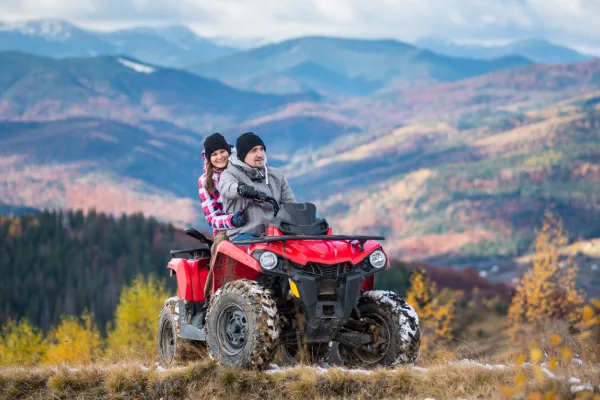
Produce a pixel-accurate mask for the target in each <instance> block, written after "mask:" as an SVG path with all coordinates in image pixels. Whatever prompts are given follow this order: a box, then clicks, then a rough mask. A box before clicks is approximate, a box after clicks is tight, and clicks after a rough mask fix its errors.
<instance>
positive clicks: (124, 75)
mask: <svg viewBox="0 0 600 400" xmlns="http://www.w3.org/2000/svg"><path fill="white" fill-rule="evenodd" d="M315 99H316V97H315V96H313V95H302V94H297V95H272V94H260V93H254V92H249V91H241V90H237V89H234V88H231V87H229V86H227V85H225V84H223V83H221V82H219V81H216V80H213V79H206V78H203V77H200V76H198V75H195V74H192V73H189V72H186V71H182V70H177V69H171V68H161V67H157V66H154V65H149V64H143V63H141V62H139V61H137V60H134V59H130V58H125V57H115V56H96V57H86V58H63V59H53V58H48V57H39V56H34V55H30V54H25V53H20V52H4V53H0V118H1V119H5V120H40V119H54V118H61V117H68V116H81V115H87V116H97V117H103V118H113V119H120V120H125V121H130V122H131V121H135V120H137V119H140V118H151V119H165V120H170V121H173V122H176V123H178V124H180V125H181V126H187V127H193V129H197V130H199V131H206V130H212V129H215V128H214V127H215V126H219V125H220V126H223V125H225V126H227V125H229V124H231V123H236V122H237V123H239V122H240V121H242V120H244V119H246V118H249V117H251V116H254V115H260V114H261V113H263V112H265V111H267V110H272V109H274V108H277V107H280V106H283V105H285V104H288V103H291V102H296V101H307V100H315Z"/></svg>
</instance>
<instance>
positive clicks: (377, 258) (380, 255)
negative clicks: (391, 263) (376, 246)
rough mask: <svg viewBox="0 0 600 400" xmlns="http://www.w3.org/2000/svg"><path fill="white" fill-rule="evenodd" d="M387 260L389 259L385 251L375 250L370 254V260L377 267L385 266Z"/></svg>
mask: <svg viewBox="0 0 600 400" xmlns="http://www.w3.org/2000/svg"><path fill="white" fill-rule="evenodd" d="M386 261H387V258H386V256H385V253H384V252H383V251H381V250H375V251H374V252H372V253H371V255H370V256H369V262H370V263H371V265H372V266H373V267H375V268H382V267H384V266H385V263H386Z"/></svg>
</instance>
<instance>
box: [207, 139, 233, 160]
mask: <svg viewBox="0 0 600 400" xmlns="http://www.w3.org/2000/svg"><path fill="white" fill-rule="evenodd" d="M221 149H223V150H226V151H227V152H228V153H229V154H231V146H230V145H229V143H227V140H225V138H224V137H223V135H221V134H220V133H213V134H212V135H210V136H209V137H207V138H206V140H204V153H205V154H206V159H207V160H210V155H211V154H212V153H214V152H215V151H217V150H221Z"/></svg>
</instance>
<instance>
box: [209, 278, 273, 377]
mask: <svg viewBox="0 0 600 400" xmlns="http://www.w3.org/2000/svg"><path fill="white" fill-rule="evenodd" d="M206 333H207V344H208V350H209V355H210V357H211V358H212V359H214V360H216V361H218V362H219V363H221V364H223V365H226V366H235V367H241V368H248V367H254V368H259V369H262V368H264V367H267V366H268V365H269V363H270V362H271V360H272V359H273V357H274V355H275V352H276V351H277V347H278V346H279V334H280V326H279V318H278V315H277V306H276V305H275V302H274V301H273V299H272V298H271V292H270V291H269V290H268V289H265V288H264V287H263V286H262V285H260V284H259V283H257V282H255V281H250V280H247V279H240V280H236V281H232V282H228V283H226V284H225V285H223V287H222V288H221V289H219V290H218V291H217V293H215V295H214V296H212V298H211V300H210V304H209V308H208V313H207V317H206Z"/></svg>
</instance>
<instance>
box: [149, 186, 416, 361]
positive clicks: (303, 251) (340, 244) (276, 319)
mask: <svg viewBox="0 0 600 400" xmlns="http://www.w3.org/2000/svg"><path fill="white" fill-rule="evenodd" d="M264 201H266V202H269V203H270V204H271V205H272V206H273V209H274V214H275V217H274V219H273V220H272V221H271V222H270V224H269V226H268V227H267V229H266V232H265V233H266V234H264V235H263V236H261V237H256V238H251V239H246V240H240V241H237V242H227V241H225V242H222V243H221V244H219V246H218V248H217V255H216V258H215V262H214V268H213V271H212V274H211V275H212V277H211V278H212V279H210V278H209V268H208V263H209V260H210V250H209V249H210V246H211V244H212V242H211V241H210V240H209V239H207V238H206V237H205V236H204V235H202V234H201V233H199V232H198V231H196V230H195V229H191V228H188V229H186V230H185V232H186V233H187V234H188V235H189V236H191V237H194V238H196V239H198V241H200V242H202V243H203V244H204V245H205V246H203V247H198V248H194V249H187V250H173V251H171V255H172V257H173V259H172V260H171V261H170V262H169V265H168V268H170V269H171V275H173V274H174V275H176V278H177V285H178V296H177V297H172V298H169V299H167V300H166V301H165V305H164V307H163V309H162V311H161V313H160V321H159V326H158V355H159V359H160V360H161V361H162V362H163V363H164V364H170V363H171V362H173V360H175V359H179V358H180V357H185V354H181V353H182V352H185V350H183V349H184V347H182V346H181V345H182V344H183V343H182V340H185V341H191V342H192V343H196V344H198V343H205V344H206V345H207V347H208V351H209V354H210V356H211V357H212V358H213V359H215V360H217V361H219V362H220V363H221V364H224V365H227V366H238V367H257V368H264V367H266V366H268V365H269V363H270V362H271V361H272V360H273V358H274V356H275V354H276V353H277V352H278V351H279V358H280V360H281V361H283V362H284V363H293V362H296V361H299V360H301V359H302V360H303V361H308V362H315V361H317V360H319V359H324V360H326V361H328V362H330V363H338V364H339V363H342V364H346V365H348V364H352V365H356V366H389V365H395V364H406V363H414V362H415V361H416V360H417V358H418V356H419V346H420V340H421V332H420V327H419V318H418V316H417V314H416V313H415V311H414V309H413V308H412V307H411V306H410V305H409V304H408V303H406V302H405V301H404V300H403V299H402V298H400V297H398V296H397V295H396V294H394V293H393V292H390V291H376V290H373V289H374V281H375V279H374V278H375V274H376V273H378V272H381V271H384V270H385V269H387V268H389V260H388V259H387V256H386V254H385V253H384V251H383V249H382V247H381V245H380V244H378V243H377V242H376V240H383V239H384V238H383V237H379V236H344V235H333V233H332V229H331V228H330V227H329V225H328V223H327V221H326V220H325V219H319V218H317V217H316V207H315V206H314V204H311V203H291V204H283V205H282V206H281V208H280V207H279V206H278V204H277V202H276V201H275V199H273V198H266V199H264ZM183 254H189V255H190V256H191V257H189V258H188V257H186V258H184V257H180V255H183ZM207 281H208V282H209V285H208V286H207V291H206V292H207V296H206V298H205V294H204V292H205V291H204V287H205V283H206V282H207ZM211 285H212V288H211V287H210V286H211ZM301 355H306V357H301Z"/></svg>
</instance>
